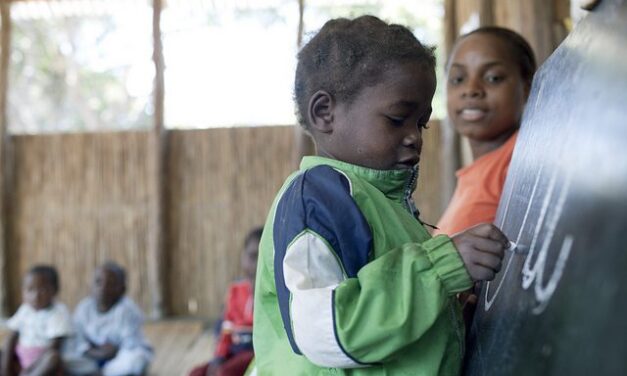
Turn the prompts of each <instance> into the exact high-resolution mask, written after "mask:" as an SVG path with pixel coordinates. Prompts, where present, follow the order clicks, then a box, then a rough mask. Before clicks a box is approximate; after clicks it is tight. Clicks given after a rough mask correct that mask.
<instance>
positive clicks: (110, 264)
mask: <svg viewBox="0 0 627 376" xmlns="http://www.w3.org/2000/svg"><path fill="white" fill-rule="evenodd" d="M100 267H101V268H102V269H103V270H106V271H108V272H111V273H113V274H114V275H115V276H116V277H117V278H118V281H120V283H122V285H123V286H126V270H125V269H124V268H123V267H121V266H120V264H118V263H117V262H115V261H111V260H108V261H106V262H105V263H104V264H102V265H101V266H100Z"/></svg>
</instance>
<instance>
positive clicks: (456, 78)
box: [448, 76, 464, 85]
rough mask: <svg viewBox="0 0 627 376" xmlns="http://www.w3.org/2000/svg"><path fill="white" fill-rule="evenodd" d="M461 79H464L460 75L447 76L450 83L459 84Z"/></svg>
mask: <svg viewBox="0 0 627 376" xmlns="http://www.w3.org/2000/svg"><path fill="white" fill-rule="evenodd" d="M463 80H464V78H463V77H461V76H451V77H449V79H448V82H449V83H450V84H451V85H459V84H461V83H462V81H463Z"/></svg>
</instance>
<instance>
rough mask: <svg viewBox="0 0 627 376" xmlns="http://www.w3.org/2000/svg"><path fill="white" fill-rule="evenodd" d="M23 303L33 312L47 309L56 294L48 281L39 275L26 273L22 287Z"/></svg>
mask: <svg viewBox="0 0 627 376" xmlns="http://www.w3.org/2000/svg"><path fill="white" fill-rule="evenodd" d="M22 294H23V295H24V302H25V303H26V304H28V305H30V306H31V307H33V309H35V310H40V309H45V308H48V307H49V306H50V305H51V304H52V300H53V299H54V297H55V295H56V294H57V291H56V289H55V288H54V286H52V284H51V283H50V280H49V279H48V278H47V277H46V276H45V275H42V274H41V273H28V274H26V276H25V277H24V285H23V287H22Z"/></svg>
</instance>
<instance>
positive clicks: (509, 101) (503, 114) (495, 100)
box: [447, 33, 529, 141]
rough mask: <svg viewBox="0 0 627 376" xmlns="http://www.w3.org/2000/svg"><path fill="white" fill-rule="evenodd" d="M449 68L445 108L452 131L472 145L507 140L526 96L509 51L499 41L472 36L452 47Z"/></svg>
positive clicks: (476, 35) (502, 42)
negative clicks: (451, 123)
mask: <svg viewBox="0 0 627 376" xmlns="http://www.w3.org/2000/svg"><path fill="white" fill-rule="evenodd" d="M449 64H450V67H449V70H448V77H447V107H448V115H449V117H450V119H451V120H452V121H453V124H454V125H455V129H456V130H457V131H458V132H459V133H460V134H462V135H464V136H467V137H468V138H470V139H471V140H476V141H493V140H496V139H499V138H502V137H504V136H505V137H509V135H510V134H511V133H512V132H513V131H514V130H515V129H517V128H518V125H519V122H520V118H521V116H522V113H523V108H524V106H525V102H526V100H527V95H528V94H529V85H528V84H527V83H526V82H525V81H524V80H523V79H522V76H521V73H520V67H519V65H518V64H517V63H516V62H515V61H514V57H513V56H512V52H511V49H510V48H508V46H507V45H506V43H505V42H504V41H503V40H502V39H501V38H499V37H496V36H493V35H490V34H485V33H478V34H472V35H469V36H468V37H466V38H465V39H463V40H462V41H460V42H459V44H458V45H457V46H456V47H455V49H454V50H453V55H452V56H451V61H450V63H449Z"/></svg>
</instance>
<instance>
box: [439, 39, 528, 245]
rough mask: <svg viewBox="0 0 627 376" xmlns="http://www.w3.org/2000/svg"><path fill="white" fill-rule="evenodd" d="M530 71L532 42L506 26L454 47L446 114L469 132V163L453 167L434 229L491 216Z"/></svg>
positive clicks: (450, 230)
mask: <svg viewBox="0 0 627 376" xmlns="http://www.w3.org/2000/svg"><path fill="white" fill-rule="evenodd" d="M535 70H536V62H535V57H534V54H533V51H532V49H531V47H530V46H529V44H528V43H527V42H526V41H525V40H524V39H523V37H522V36H520V35H518V34H517V33H515V32H513V31H511V30H508V29H503V28H500V27H484V28H480V29H477V30H475V31H473V32H471V33H468V34H466V35H464V36H462V37H461V38H460V39H459V40H458V41H457V43H456V45H455V46H454V47H453V52H452V54H451V58H450V60H449V63H448V67H447V75H448V80H447V97H448V114H449V118H450V119H451V121H452V122H453V124H454V125H455V129H456V130H457V131H458V132H459V133H460V134H462V135H464V136H466V137H468V139H469V141H470V148H471V150H472V155H473V159H474V162H473V163H472V164H471V165H469V166H467V167H464V168H462V169H461V170H459V171H458V172H457V178H458V180H457V188H456V189H455V193H454V194H453V198H452V199H451V202H450V204H449V206H448V208H447V209H446V211H445V213H444V215H443V216H442V218H441V219H440V221H439V223H438V224H437V227H438V230H437V231H436V233H441V234H455V233H457V232H459V231H461V230H463V229H465V228H468V227H470V226H473V225H476V224H477V223H482V222H493V221H494V217H495V216H496V209H497V207H498V205H499V200H500V198H501V193H502V191H503V184H504V182H505V176H506V175H507V169H508V167H509V162H510V160H511V158H512V151H513V150H514V144H515V143H516V135H517V132H518V128H519V127H520V118H521V116H522V113H523V108H524V106H525V102H526V101H527V97H528V96H529V90H530V88H531V81H532V79H533V74H534V72H535Z"/></svg>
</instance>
